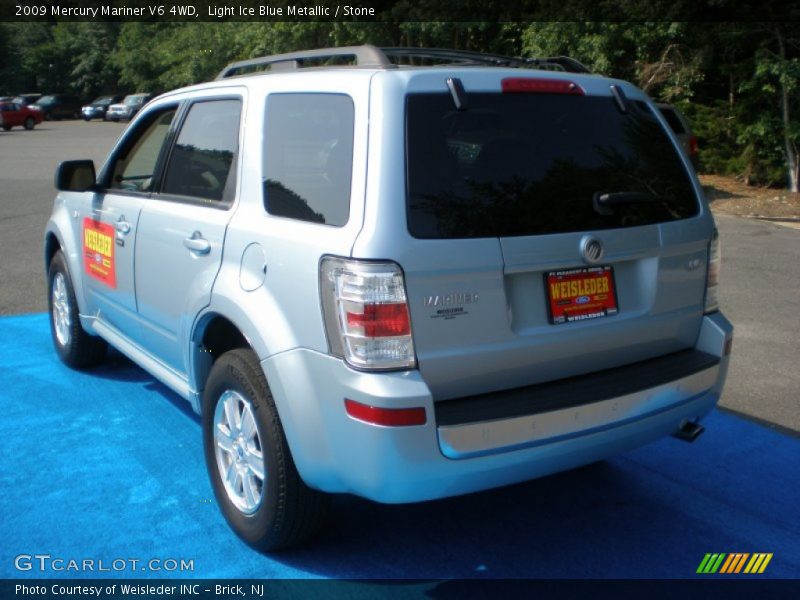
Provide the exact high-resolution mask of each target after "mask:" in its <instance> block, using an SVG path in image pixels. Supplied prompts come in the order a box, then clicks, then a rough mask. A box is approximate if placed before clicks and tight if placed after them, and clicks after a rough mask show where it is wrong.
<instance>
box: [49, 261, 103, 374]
mask: <svg viewBox="0 0 800 600" xmlns="http://www.w3.org/2000/svg"><path fill="white" fill-rule="evenodd" d="M47 283H48V285H47V290H48V294H47V299H48V306H49V309H50V333H51V334H52V337H53V345H54V346H55V348H56V353H57V354H58V357H59V358H60V359H61V360H62V361H63V362H64V363H65V364H67V365H69V366H70V367H72V368H74V369H85V368H88V367H93V366H95V365H98V364H100V363H101V362H103V360H104V359H105V356H106V349H107V348H108V345H107V344H106V342H105V340H103V339H101V338H99V337H96V336H93V335H89V334H88V333H86V331H84V329H83V327H82V326H81V320H80V317H79V316H78V303H77V301H76V300H75V291H74V289H73V287H72V280H71V279H70V276H69V270H68V269H67V262H66V260H65V258H64V254H63V253H62V252H61V251H60V250H59V251H58V252H56V253H55V255H54V256H53V259H52V260H51V261H50V268H49V269H48V273H47Z"/></svg>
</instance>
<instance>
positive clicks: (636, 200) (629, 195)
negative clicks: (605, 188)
mask: <svg viewBox="0 0 800 600" xmlns="http://www.w3.org/2000/svg"><path fill="white" fill-rule="evenodd" d="M654 202H661V198H659V197H658V196H656V195H654V194H650V193H648V192H596V193H595V195H594V198H592V206H593V207H594V210H595V212H596V213H597V214H599V215H610V214H613V212H614V211H613V208H614V207H615V206H622V205H625V204H651V203H654Z"/></svg>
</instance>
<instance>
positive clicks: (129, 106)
mask: <svg viewBox="0 0 800 600" xmlns="http://www.w3.org/2000/svg"><path fill="white" fill-rule="evenodd" d="M153 96H154V94H145V93H142V94H129V95H127V96H125V99H124V100H123V101H122V102H120V103H119V104H112V105H111V106H109V107H108V112H106V120H111V121H130V120H131V119H132V118H133V117H134V116H136V113H137V112H139V109H141V108H142V107H143V106H144V105H145V104H147V103H148V102H149V101H150V100H151V99H152V98H153Z"/></svg>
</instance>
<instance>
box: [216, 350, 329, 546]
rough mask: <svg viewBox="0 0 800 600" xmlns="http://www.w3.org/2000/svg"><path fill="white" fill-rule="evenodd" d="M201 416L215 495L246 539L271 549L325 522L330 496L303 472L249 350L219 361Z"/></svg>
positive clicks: (303, 537) (295, 541)
mask: <svg viewBox="0 0 800 600" xmlns="http://www.w3.org/2000/svg"><path fill="white" fill-rule="evenodd" d="M202 423H203V448H204V451H205V458H206V466H207V467H208V473H209V477H210V479H211V486H212V488H213V489H214V495H215V496H216V498H217V502H218V503H219V506H220V509H221V510H222V514H223V515H224V516H225V519H226V520H227V521H228V524H229V525H230V526H231V528H232V529H233V530H234V532H236V534H237V535H238V536H239V537H240V538H242V540H244V541H245V542H246V543H247V544H249V545H250V546H252V547H254V548H256V549H258V550H261V551H273V550H280V549H284V548H288V547H290V546H295V545H297V544H300V543H301V542H303V541H306V540H307V539H308V538H310V537H311V536H312V535H314V534H315V533H316V532H317V531H318V530H319V529H320V527H321V526H322V524H323V523H324V521H325V517H326V516H327V512H328V506H329V501H330V497H329V496H328V495H327V494H323V493H320V492H317V491H315V490H312V489H311V488H309V487H308V486H306V484H305V483H303V480H302V479H301V478H300V475H299V474H298V472H297V468H296V467H295V464H294V461H293V460H292V456H291V453H290V452H289V446H288V444H287V443H286V437H285V436H284V433H283V427H282V426H281V421H280V418H279V416H278V411H277V410H276V408H275V402H274V401H273V398H272V394H271V392H270V390H269V386H268V385H267V380H266V377H265V376H264V372H263V370H262V369H261V365H260V364H259V361H258V358H257V357H256V355H255V354H254V353H253V352H252V351H251V350H249V349H244V348H239V349H236V350H231V351H229V352H226V353H225V354H223V355H222V356H220V357H219V359H218V360H217V361H216V363H214V366H213V368H212V369H211V373H210V375H209V376H208V381H207V382H206V389H205V392H204V394H203V412H202Z"/></svg>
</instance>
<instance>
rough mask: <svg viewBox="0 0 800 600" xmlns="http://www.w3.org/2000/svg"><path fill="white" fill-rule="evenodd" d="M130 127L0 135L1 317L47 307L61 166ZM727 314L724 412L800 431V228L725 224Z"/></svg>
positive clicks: (723, 220) (725, 220)
mask: <svg viewBox="0 0 800 600" xmlns="http://www.w3.org/2000/svg"><path fill="white" fill-rule="evenodd" d="M124 128H125V125H124V124H118V123H105V122H99V121H92V122H89V123H86V122H83V121H59V122H46V123H42V124H41V125H40V126H38V127H37V128H36V129H34V130H33V131H24V130H21V129H19V128H15V129H12V130H11V131H10V132H2V131H0V315H13V314H21V313H32V312H43V311H44V310H45V309H46V296H45V285H44V266H43V262H42V232H43V230H44V225H45V223H46V221H47V217H48V215H49V213H50V209H51V207H52V202H53V197H54V195H55V190H54V188H53V173H54V172H55V168H56V166H57V165H58V163H59V162H60V161H62V160H69V159H78V158H91V159H93V160H94V161H95V164H96V166H97V167H98V168H99V166H100V164H102V162H103V160H104V159H105V157H106V155H107V154H108V152H109V150H110V149H111V147H112V146H113V144H114V142H115V141H116V139H117V138H118V137H119V135H120V134H121V133H122V131H123V130H124ZM717 222H718V225H719V229H720V233H721V238H722V244H723V263H722V281H721V284H720V285H721V306H722V310H723V311H724V312H725V314H726V315H727V317H728V318H729V319H730V320H731V321H732V322H733V323H734V325H735V326H736V333H735V339H734V352H733V359H732V365H731V369H730V372H729V376H728V383H727V386H726V389H725V393H724V395H723V398H722V401H721V406H723V407H724V408H727V409H731V410H733V411H736V412H739V413H741V414H744V415H747V416H750V417H752V418H756V419H759V420H762V421H764V422H766V423H768V424H772V425H776V426H779V427H784V428H788V429H791V430H794V431H795V432H800V410H798V402H800V368H798V360H797V356H798V354H800V352H798V351H799V350H800V261H799V260H798V258H800V230H798V229H790V228H787V227H783V226H781V225H780V224H776V223H769V222H763V221H756V220H749V219H742V218H738V217H729V216H719V217H718V218H717Z"/></svg>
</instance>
